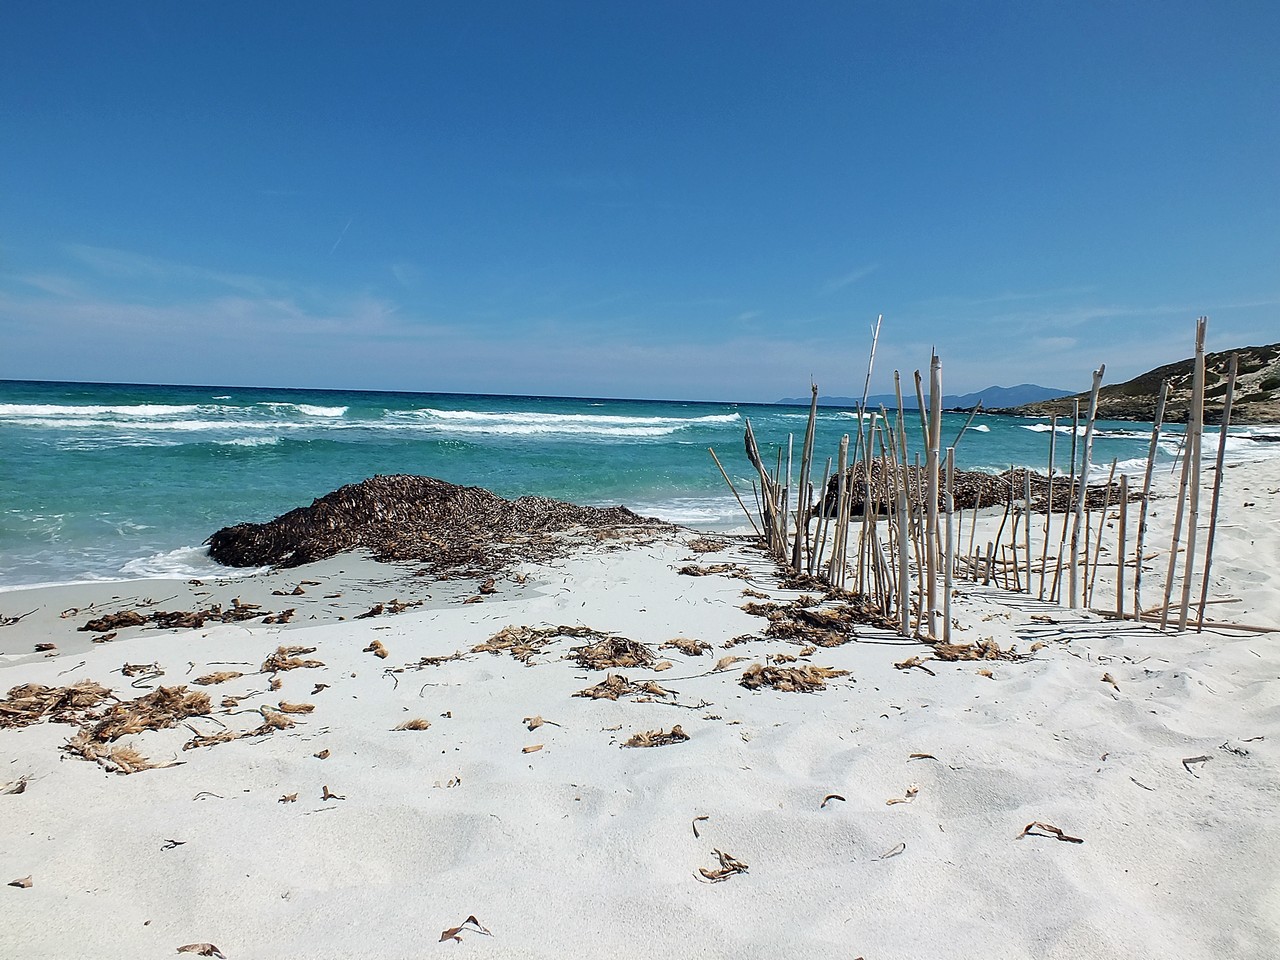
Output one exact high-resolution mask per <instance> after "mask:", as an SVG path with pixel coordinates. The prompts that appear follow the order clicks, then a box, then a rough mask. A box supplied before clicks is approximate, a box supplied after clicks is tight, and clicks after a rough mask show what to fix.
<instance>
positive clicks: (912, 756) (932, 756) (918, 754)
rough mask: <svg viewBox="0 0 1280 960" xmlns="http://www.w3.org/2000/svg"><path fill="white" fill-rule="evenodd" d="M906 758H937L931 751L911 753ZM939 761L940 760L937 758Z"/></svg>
mask: <svg viewBox="0 0 1280 960" xmlns="http://www.w3.org/2000/svg"><path fill="white" fill-rule="evenodd" d="M907 759H908V760H938V758H937V757H935V756H934V755H933V754H932V753H913V754H911V756H909V757H907ZM938 762H939V763H941V762H942V761H941V760H938Z"/></svg>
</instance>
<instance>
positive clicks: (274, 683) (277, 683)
mask: <svg viewBox="0 0 1280 960" xmlns="http://www.w3.org/2000/svg"><path fill="white" fill-rule="evenodd" d="M283 686H284V682H283V681H282V680H281V679H280V678H279V677H272V678H271V682H270V683H268V684H267V688H268V689H269V690H270V691H271V692H272V693H275V692H276V691H277V690H279V689H280V688H281V687H283Z"/></svg>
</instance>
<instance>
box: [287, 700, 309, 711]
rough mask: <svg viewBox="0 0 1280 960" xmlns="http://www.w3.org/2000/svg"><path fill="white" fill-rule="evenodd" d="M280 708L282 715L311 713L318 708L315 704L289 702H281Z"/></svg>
mask: <svg viewBox="0 0 1280 960" xmlns="http://www.w3.org/2000/svg"><path fill="white" fill-rule="evenodd" d="M279 707H280V712H281V713H310V712H311V711H312V710H314V709H315V708H316V707H315V704H313V703H290V702H289V701H288V700H281V701H280V703H279Z"/></svg>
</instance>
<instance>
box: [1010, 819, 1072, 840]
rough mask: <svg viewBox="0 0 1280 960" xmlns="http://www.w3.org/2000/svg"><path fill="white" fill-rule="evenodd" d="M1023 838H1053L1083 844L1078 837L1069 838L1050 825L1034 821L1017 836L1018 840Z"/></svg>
mask: <svg viewBox="0 0 1280 960" xmlns="http://www.w3.org/2000/svg"><path fill="white" fill-rule="evenodd" d="M1023 837H1055V838H1056V839H1058V840H1065V841H1066V842H1067V843H1084V841H1083V840H1081V839H1080V838H1079V837H1069V836H1067V835H1066V834H1065V833H1063V832H1062V831H1061V830H1059V829H1058V828H1057V827H1055V826H1054V825H1053V824H1051V823H1042V822H1041V821H1039V820H1036V821H1034V822H1032V823H1028V824H1027V825H1026V826H1025V827H1023V828H1022V832H1021V833H1020V834H1018V836H1017V838H1016V839H1018V840H1021V839H1022V838H1023Z"/></svg>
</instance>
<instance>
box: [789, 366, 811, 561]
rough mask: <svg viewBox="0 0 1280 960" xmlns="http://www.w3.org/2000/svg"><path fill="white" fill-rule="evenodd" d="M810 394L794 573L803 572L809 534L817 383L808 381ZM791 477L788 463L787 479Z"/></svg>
mask: <svg viewBox="0 0 1280 960" xmlns="http://www.w3.org/2000/svg"><path fill="white" fill-rule="evenodd" d="M809 389H810V391H811V392H812V396H811V397H810V400H809V422H808V423H807V424H806V425H805V428H804V448H803V450H802V451H801V453H800V489H799V491H797V493H796V540H795V546H793V547H792V548H791V569H792V570H794V571H795V572H796V573H803V572H804V558H803V557H802V556H801V552H802V550H803V548H804V540H805V538H806V537H807V536H808V535H809V495H808V494H809V470H810V467H811V466H812V461H813V434H814V428H815V426H816V424H817V421H818V385H817V384H816V383H810V384H809ZM790 478H791V468H790V465H789V464H788V467H787V479H788V480H789V479H790Z"/></svg>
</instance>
